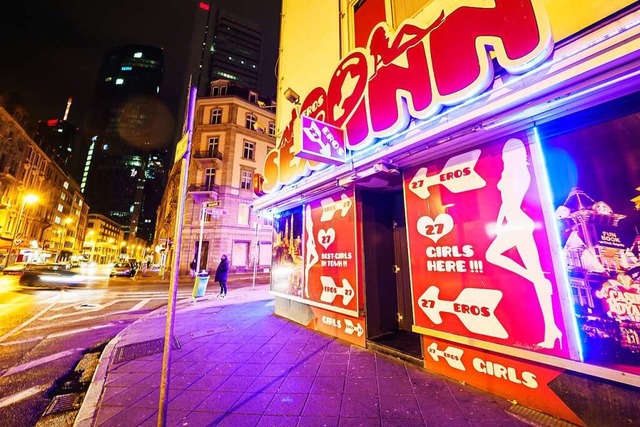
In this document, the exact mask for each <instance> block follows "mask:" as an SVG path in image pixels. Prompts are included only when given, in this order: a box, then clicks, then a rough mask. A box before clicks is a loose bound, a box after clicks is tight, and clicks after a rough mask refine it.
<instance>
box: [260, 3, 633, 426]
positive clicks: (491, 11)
mask: <svg viewBox="0 0 640 427" xmlns="http://www.w3.org/2000/svg"><path fill="white" fill-rule="evenodd" d="M316 3H318V2H301V1H296V2H293V1H284V2H283V21H282V37H281V57H280V62H279V64H280V82H281V86H280V87H279V95H281V97H282V98H286V99H287V100H289V101H291V102H292V103H293V104H294V105H291V106H290V107H289V108H282V107H281V106H282V105H283V104H284V103H283V102H280V104H279V109H278V112H277V114H276V116H277V117H276V119H277V129H278V134H279V135H280V138H279V140H278V145H277V147H276V149H275V150H273V151H272V152H270V153H269V154H268V155H267V159H266V162H265V167H264V177H263V180H261V181H260V182H257V183H256V184H258V185H256V191H257V192H260V193H265V194H266V195H265V197H262V198H261V199H259V200H258V202H257V203H256V205H255V206H256V208H257V209H259V210H262V211H264V212H271V213H272V214H274V227H275V230H276V232H275V238H274V243H273V251H274V252H273V264H272V280H271V289H272V292H273V294H274V295H275V296H276V313H277V314H278V315H281V316H284V317H287V318H290V319H292V320H295V321H297V322H300V323H302V324H305V325H308V327H310V328H313V329H316V330H318V331H321V332H323V333H326V334H329V335H332V336H336V337H339V338H341V339H344V340H347V341H349V342H351V343H353V344H355V345H359V346H363V347H365V346H366V347H374V348H377V349H379V350H381V351H386V352H389V353H393V354H396V355H398V356H401V357H404V358H405V359H407V360H411V361H413V362H414V363H417V364H420V365H421V366H423V367H424V368H425V369H427V370H430V371H434V372H437V373H439V374H442V375H445V376H448V377H451V378H455V379H457V380H461V381H465V382H466V383H467V384H470V385H473V386H476V387H478V388H482V389H485V390H488V391H490V392H492V393H495V394H498V395H501V396H503V397H506V398H508V399H511V400H515V401H517V402H519V403H520V404H523V405H525V406H529V407H532V408H535V409H538V410H540V411H542V412H546V413H549V414H552V415H554V416H557V417H560V418H563V419H565V420H568V421H570V422H573V423H576V424H584V425H625V424H628V423H629V422H633V420H635V422H637V420H638V416H639V415H638V414H639V413H640V410H639V406H638V403H637V401H638V399H637V398H638V388H637V387H638V385H640V261H639V259H638V258H639V250H640V248H639V246H640V237H639V236H640V233H639V232H638V229H640V168H639V167H638V165H639V164H640V144H638V141H639V140H640V102H639V101H640V92H638V89H637V88H638V87H640V52H639V51H640V49H639V48H640V10H639V9H638V7H637V6H634V4H633V3H635V2H632V1H611V2H607V4H606V5H603V4H602V2H599V1H587V2H580V9H579V11H578V10H577V9H576V7H575V5H573V2H571V1H561V0H560V1H552V0H548V1H542V0H513V1H504V0H503V1H499V0H496V1H473V2H471V1H467V2H463V1H458V2H444V1H430V2H428V1H421V2H420V1H409V2H397V1H394V0H387V1H385V0H366V1H364V2H362V1H359V2H347V1H345V2H342V3H341V4H340V6H339V7H337V6H335V5H333V6H327V5H317V4H316ZM332 7H333V8H335V10H332ZM309 13H311V14H312V15H313V19H309V17H308V18H307V22H305V24H304V25H302V24H301V22H302V21H303V18H304V14H309ZM333 30H335V33H334V31H333ZM305 45H306V46H307V48H306V49H305ZM308 46H313V49H309V48H308ZM327 64H329V65H327ZM304 67H309V68H308V69H306V70H305V69H304ZM311 70H313V71H311ZM604 395H606V396H608V397H607V398H606V399H603V396H604ZM628 425H631V424H628Z"/></svg>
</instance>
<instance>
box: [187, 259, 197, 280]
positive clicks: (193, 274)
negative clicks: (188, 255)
mask: <svg viewBox="0 0 640 427" xmlns="http://www.w3.org/2000/svg"><path fill="white" fill-rule="evenodd" d="M196 267H197V264H196V260H195V259H194V260H193V261H191V264H189V275H190V276H191V278H192V279H193V278H194V277H196Z"/></svg>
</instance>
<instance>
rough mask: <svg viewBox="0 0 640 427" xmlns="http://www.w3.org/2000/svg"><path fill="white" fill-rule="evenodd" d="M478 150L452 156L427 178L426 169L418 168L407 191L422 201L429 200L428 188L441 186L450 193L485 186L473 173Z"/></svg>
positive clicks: (478, 154) (474, 172)
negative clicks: (438, 170) (439, 170)
mask: <svg viewBox="0 0 640 427" xmlns="http://www.w3.org/2000/svg"><path fill="white" fill-rule="evenodd" d="M480 153H481V151H480V150H473V151H469V152H467V153H463V154H460V155H459V156H454V157H452V158H450V159H449V160H447V163H446V164H445V165H444V168H443V169H442V171H441V172H440V173H438V174H435V175H431V176H427V168H420V169H418V172H416V175H415V176H414V177H413V179H412V180H411V182H410V183H409V189H410V190H411V191H412V192H413V193H415V195H416V196H418V197H420V198H421V199H423V200H426V199H428V198H429V196H430V195H431V193H430V192H429V187H431V186H433V185H443V186H444V187H445V188H446V189H447V190H449V191H451V192H452V193H462V192H463V191H469V190H477V189H478V188H482V187H484V186H485V185H487V182H486V181H485V180H484V179H483V178H482V177H481V176H480V175H478V173H477V172H476V171H475V169H474V168H475V167H476V163H477V162H478V158H479V157H480Z"/></svg>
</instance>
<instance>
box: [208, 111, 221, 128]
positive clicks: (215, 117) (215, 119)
mask: <svg viewBox="0 0 640 427" xmlns="http://www.w3.org/2000/svg"><path fill="white" fill-rule="evenodd" d="M209 123H210V124H212V125H219V124H220V123H222V109H221V108H215V109H214V110H213V111H211V120H210V121H209Z"/></svg>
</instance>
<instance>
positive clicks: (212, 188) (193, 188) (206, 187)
mask: <svg viewBox="0 0 640 427" xmlns="http://www.w3.org/2000/svg"><path fill="white" fill-rule="evenodd" d="M218 189H219V186H218V185H215V184H209V185H207V184H191V185H189V191H209V192H211V191H215V192H217V191H218Z"/></svg>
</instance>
